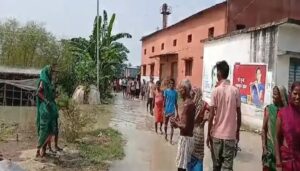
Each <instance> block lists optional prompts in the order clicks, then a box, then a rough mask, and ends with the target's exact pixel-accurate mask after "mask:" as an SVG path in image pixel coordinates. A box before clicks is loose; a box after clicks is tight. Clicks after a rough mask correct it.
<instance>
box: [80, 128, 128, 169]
mask: <svg viewBox="0 0 300 171" xmlns="http://www.w3.org/2000/svg"><path fill="white" fill-rule="evenodd" d="M86 135H87V137H86V138H84V141H83V142H81V143H79V144H78V147H79V151H80V153H81V155H82V156H83V157H84V158H86V159H87V160H88V161H89V162H91V163H94V164H97V165H99V166H101V168H107V167H108V164H107V162H108V161H113V160H120V159H122V158H123V157H124V156H125V153H124V149H123V145H124V141H123V139H122V135H121V134H120V133H119V132H118V131H116V130H114V129H112V128H107V129H100V130H96V131H92V132H88V133H87V134H86Z"/></svg>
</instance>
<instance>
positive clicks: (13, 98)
mask: <svg viewBox="0 0 300 171" xmlns="http://www.w3.org/2000/svg"><path fill="white" fill-rule="evenodd" d="M12 94H13V95H12V103H11V106H14V101H15V86H13V89H12Z"/></svg>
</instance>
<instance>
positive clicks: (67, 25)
mask: <svg viewBox="0 0 300 171" xmlns="http://www.w3.org/2000/svg"><path fill="white" fill-rule="evenodd" d="M218 2H222V0H100V10H101V11H100V14H101V13H102V11H103V9H105V10H106V11H107V12H108V14H109V15H111V14H112V13H116V15H117V18H116V23H115V28H114V29H115V30H114V31H115V32H128V33H130V34H132V36H133V38H132V39H129V40H124V41H123V42H124V43H125V44H126V46H127V47H128V48H129V50H130V52H131V53H130V54H129V62H130V63H132V64H133V65H140V62H141V59H140V58H141V42H140V38H141V37H142V36H143V35H147V34H149V33H151V32H153V31H155V30H156V29H157V27H160V28H161V25H162V17H161V15H160V13H159V10H160V7H161V5H162V4H163V3H167V4H169V5H170V6H171V7H172V14H171V16H170V17H169V25H171V24H174V23H176V22H178V21H179V20H182V19H184V18H186V17H188V16H190V15H192V14H194V13H196V12H198V11H200V10H202V9H204V8H207V7H209V6H212V5H214V4H216V3H218ZM96 4H97V0H0V21H3V20H5V19H7V18H16V19H17V20H18V21H20V22H22V23H25V22H27V21H30V20H34V21H36V22H38V23H42V24H44V26H45V27H46V28H47V30H48V31H50V32H52V33H53V34H54V35H55V36H56V37H58V38H71V37H79V36H81V37H86V38H87V37H88V36H89V35H90V34H91V30H92V26H93V21H94V17H95V15H96Z"/></svg>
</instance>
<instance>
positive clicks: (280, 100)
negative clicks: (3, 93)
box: [261, 86, 287, 171]
mask: <svg viewBox="0 0 300 171" xmlns="http://www.w3.org/2000/svg"><path fill="white" fill-rule="evenodd" d="M285 106H287V92H286V89H285V87H283V86H275V87H274V88H273V104H270V105H268V106H267V107H266V108H265V112H264V120H263V128H262V137H261V138H262V148H263V154H262V161H263V171H276V166H275V165H276V159H275V140H276V120H277V113H278V111H279V109H280V108H282V107H285Z"/></svg>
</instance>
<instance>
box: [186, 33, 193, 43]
mask: <svg viewBox="0 0 300 171" xmlns="http://www.w3.org/2000/svg"><path fill="white" fill-rule="evenodd" d="M192 39H193V37H192V35H191V34H190V35H188V40H187V41H188V43H191V42H192Z"/></svg>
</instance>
